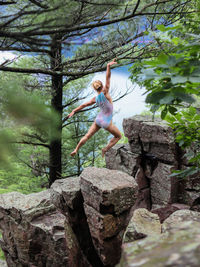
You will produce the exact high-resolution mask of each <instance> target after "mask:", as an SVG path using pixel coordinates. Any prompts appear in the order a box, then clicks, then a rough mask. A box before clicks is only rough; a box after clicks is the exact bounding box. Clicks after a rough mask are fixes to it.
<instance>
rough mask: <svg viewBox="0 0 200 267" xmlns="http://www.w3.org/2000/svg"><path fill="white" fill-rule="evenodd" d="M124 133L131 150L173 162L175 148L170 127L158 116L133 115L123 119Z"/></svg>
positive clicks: (175, 152) (174, 159)
mask: <svg viewBox="0 0 200 267" xmlns="http://www.w3.org/2000/svg"><path fill="white" fill-rule="evenodd" d="M123 129H124V134H125V136H126V137H128V140H129V144H130V146H131V151H132V152H133V153H140V152H141V150H143V151H144V152H145V153H151V154H153V155H154V156H156V157H157V158H158V159H159V160H165V161H166V162H170V163H172V164H174V162H175V161H176V158H177V148H176V144H175V142H174V134H173V131H172V129H171V128H170V127H169V126H168V125H167V124H166V122H165V121H162V120H161V119H159V118H154V121H152V117H151V116H138V115H136V116H134V117H131V118H127V119H124V120H123Z"/></svg>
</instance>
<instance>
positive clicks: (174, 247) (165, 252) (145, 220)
mask: <svg viewBox="0 0 200 267" xmlns="http://www.w3.org/2000/svg"><path fill="white" fill-rule="evenodd" d="M142 236H143V238H141V237H142ZM199 236H200V213H199V212H195V211H190V210H185V209H183V210H178V211H176V212H174V213H173V214H171V215H170V216H169V217H168V218H167V219H166V220H165V221H164V222H163V223H162V224H161V223H160V222H159V220H158V217H156V216H155V214H153V213H151V212H149V211H147V210H146V209H137V210H135V211H134V214H133V217H132V219H131V221H130V223H129V225H128V227H127V231H126V234H125V237H124V244H123V246H122V258H121V261H120V263H119V264H118V265H117V266H118V267H132V266H148V267H154V266H156V267H157V266H158V267H164V266H166V267H167V266H177V267H179V266H180V267H182V266H190V267H198V266H199V263H200V254H199V252H200V239H199ZM144 237H145V238H144Z"/></svg>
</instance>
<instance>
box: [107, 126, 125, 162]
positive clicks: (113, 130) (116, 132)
mask: <svg viewBox="0 0 200 267" xmlns="http://www.w3.org/2000/svg"><path fill="white" fill-rule="evenodd" d="M105 130H107V131H109V132H110V133H111V134H112V135H114V137H113V138H112V139H111V140H110V142H109V143H108V145H107V146H106V147H104V148H103V149H102V157H104V155H105V153H106V151H108V150H109V149H110V148H111V147H113V146H114V145H115V144H116V143H117V142H118V141H119V140H120V139H121V138H122V135H121V133H120V130H119V129H118V128H117V127H116V126H115V125H114V124H113V123H112V122H111V124H110V125H109V126H108V128H106V129H105Z"/></svg>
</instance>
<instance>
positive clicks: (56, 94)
mask: <svg viewBox="0 0 200 267" xmlns="http://www.w3.org/2000/svg"><path fill="white" fill-rule="evenodd" d="M61 50H62V46H61V36H60V35H55V36H54V37H53V38H52V43H51V70H54V71H62V67H61V63H62V59H61ZM51 81H52V98H51V106H52V107H53V108H54V109H55V110H56V111H57V112H58V114H59V123H58V126H57V129H56V130H57V131H56V132H57V135H56V139H55V138H54V139H53V140H51V142H50V150H49V153H50V154H49V161H50V167H49V168H50V171H49V186H51V184H52V183H53V182H54V181H55V180H57V179H59V178H61V174H62V160H61V158H62V152H61V148H62V112H63V108H62V95H63V77H62V75H59V74H58V75H53V76H52V78H51ZM52 130H53V131H55V129H52Z"/></svg>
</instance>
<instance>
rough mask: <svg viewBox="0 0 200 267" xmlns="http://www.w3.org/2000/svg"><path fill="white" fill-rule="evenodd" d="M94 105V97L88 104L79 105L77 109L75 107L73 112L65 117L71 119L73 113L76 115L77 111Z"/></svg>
mask: <svg viewBox="0 0 200 267" xmlns="http://www.w3.org/2000/svg"><path fill="white" fill-rule="evenodd" d="M95 103H96V101H95V96H94V97H93V98H92V99H90V100H89V101H88V102H85V103H83V104H82V105H80V106H79V107H77V108H75V109H74V110H72V112H71V113H70V114H69V115H68V116H67V118H71V117H72V116H73V115H74V113H76V112H77V111H79V110H81V109H83V108H85V107H88V106H91V105H93V104H95Z"/></svg>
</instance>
